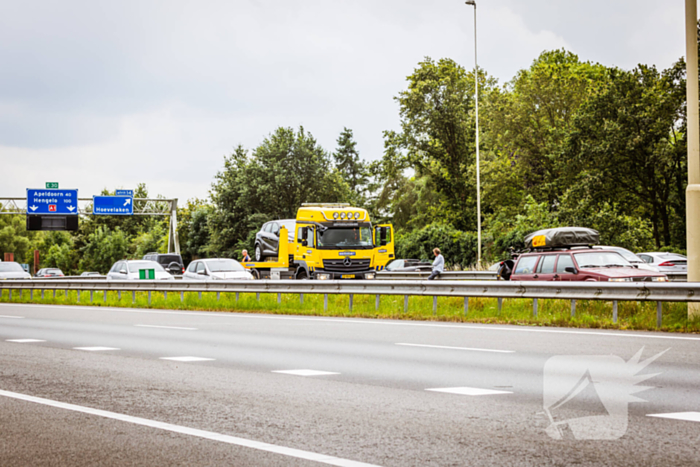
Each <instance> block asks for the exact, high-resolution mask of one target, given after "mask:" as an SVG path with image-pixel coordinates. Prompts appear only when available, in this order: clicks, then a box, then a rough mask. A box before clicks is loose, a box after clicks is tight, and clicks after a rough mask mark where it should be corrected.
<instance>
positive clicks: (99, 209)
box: [92, 196, 134, 216]
mask: <svg viewBox="0 0 700 467" xmlns="http://www.w3.org/2000/svg"><path fill="white" fill-rule="evenodd" d="M92 213H93V214H95V215H97V216H133V215H134V200H133V198H132V197H131V196H93V197H92Z"/></svg>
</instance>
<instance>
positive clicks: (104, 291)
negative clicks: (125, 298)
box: [102, 290, 107, 303]
mask: <svg viewBox="0 0 700 467" xmlns="http://www.w3.org/2000/svg"><path fill="white" fill-rule="evenodd" d="M102 303H107V291H106V290H103V291H102Z"/></svg>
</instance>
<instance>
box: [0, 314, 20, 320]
mask: <svg viewBox="0 0 700 467" xmlns="http://www.w3.org/2000/svg"><path fill="white" fill-rule="evenodd" d="M0 318H10V319H24V316H9V315H0Z"/></svg>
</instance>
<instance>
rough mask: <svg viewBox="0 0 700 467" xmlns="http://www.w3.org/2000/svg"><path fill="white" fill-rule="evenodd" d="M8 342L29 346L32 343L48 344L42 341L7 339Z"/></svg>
mask: <svg viewBox="0 0 700 467" xmlns="http://www.w3.org/2000/svg"><path fill="white" fill-rule="evenodd" d="M6 342H16V343H18V344H29V343H30V342H46V341H43V340H41V339H7V340H6Z"/></svg>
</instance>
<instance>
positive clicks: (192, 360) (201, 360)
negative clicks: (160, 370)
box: [160, 357, 216, 362]
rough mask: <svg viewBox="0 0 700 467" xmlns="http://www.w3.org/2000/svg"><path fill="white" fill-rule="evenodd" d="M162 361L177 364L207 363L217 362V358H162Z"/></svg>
mask: <svg viewBox="0 0 700 467" xmlns="http://www.w3.org/2000/svg"><path fill="white" fill-rule="evenodd" d="M160 359H161V360H173V361H175V362H207V361H212V360H216V359H215V358H203V357H160Z"/></svg>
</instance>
